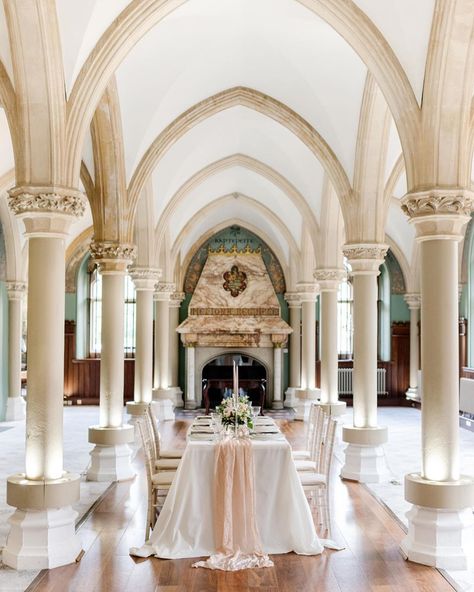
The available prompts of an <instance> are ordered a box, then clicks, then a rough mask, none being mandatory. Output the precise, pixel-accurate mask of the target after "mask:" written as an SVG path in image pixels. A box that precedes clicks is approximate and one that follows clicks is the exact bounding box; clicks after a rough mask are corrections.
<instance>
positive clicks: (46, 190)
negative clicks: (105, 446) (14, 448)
mask: <svg viewBox="0 0 474 592" xmlns="http://www.w3.org/2000/svg"><path fill="white" fill-rule="evenodd" d="M9 206H10V208H11V210H12V211H13V213H14V214H16V215H17V216H18V217H19V218H21V219H23V221H24V224H25V236H26V237H27V238H28V346H27V347H28V398H27V404H26V449H25V456H26V459H25V473H21V474H17V475H12V476H10V477H8V479H7V503H8V505H10V506H14V507H16V508H18V509H17V510H16V511H15V513H14V514H13V516H11V517H10V519H9V523H10V532H9V535H8V538H7V543H6V547H5V548H4V550H3V563H4V564H5V565H8V566H9V567H13V568H15V569H33V568H34V569H46V568H52V567H57V566H60V565H65V564H67V563H71V562H73V561H74V560H75V558H76V557H77V556H78V555H79V553H80V551H81V544H80V541H79V539H78V537H77V536H76V533H75V520H76V517H77V512H76V511H74V510H73V509H72V505H73V504H74V503H75V502H77V501H78V499H79V480H80V476H79V475H76V474H74V473H68V472H67V471H65V470H64V467H63V393H64V368H63V363H62V360H63V359H64V286H65V238H66V237H67V236H68V234H69V228H70V225H71V223H73V222H74V221H75V220H76V217H77V216H81V215H82V214H83V212H84V209H85V199H84V197H83V196H82V194H81V193H80V192H78V191H75V190H73V189H71V190H68V189H64V188H61V189H58V188H52V187H17V188H15V189H13V190H12V191H11V192H10V197H9ZM15 324H16V325H17V326H18V320H16V321H15ZM16 341H17V339H16V337H15V342H16ZM14 346H15V347H17V348H19V343H15V344H14ZM58 360H59V361H60V363H58ZM16 363H17V362H16ZM16 388H17V387H16Z"/></svg>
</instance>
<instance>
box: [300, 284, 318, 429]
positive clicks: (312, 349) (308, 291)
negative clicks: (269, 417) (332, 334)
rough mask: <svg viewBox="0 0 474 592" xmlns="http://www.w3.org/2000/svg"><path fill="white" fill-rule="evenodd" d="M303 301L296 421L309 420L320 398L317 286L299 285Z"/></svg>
mask: <svg viewBox="0 0 474 592" xmlns="http://www.w3.org/2000/svg"><path fill="white" fill-rule="evenodd" d="M298 292H299V297H300V300H301V333H302V339H301V384H300V388H298V389H295V394H296V396H297V404H296V415H295V419H301V420H305V421H306V420H307V419H308V417H309V410H310V407H311V403H312V402H313V401H314V400H315V399H317V398H318V395H319V389H317V388H316V296H317V286H316V285H315V284H298Z"/></svg>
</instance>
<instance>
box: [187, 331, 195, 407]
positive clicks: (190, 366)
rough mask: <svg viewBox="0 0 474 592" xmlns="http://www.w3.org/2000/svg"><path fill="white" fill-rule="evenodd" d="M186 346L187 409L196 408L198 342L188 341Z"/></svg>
mask: <svg viewBox="0 0 474 592" xmlns="http://www.w3.org/2000/svg"><path fill="white" fill-rule="evenodd" d="M184 346H185V348H186V393H185V395H186V400H185V402H184V406H185V408H186V409H196V407H197V401H196V390H195V372H196V343H194V342H190V341H188V342H185V344H184Z"/></svg>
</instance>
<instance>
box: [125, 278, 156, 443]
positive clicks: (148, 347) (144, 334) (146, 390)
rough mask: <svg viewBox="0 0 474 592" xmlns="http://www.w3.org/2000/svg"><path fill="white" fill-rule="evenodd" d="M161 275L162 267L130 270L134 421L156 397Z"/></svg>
mask: <svg viewBox="0 0 474 592" xmlns="http://www.w3.org/2000/svg"><path fill="white" fill-rule="evenodd" d="M159 275H160V274H159V270H157V269H151V268H146V267H134V268H133V269H132V270H131V271H130V276H131V278H132V280H133V282H134V284H135V290H136V294H137V313H136V330H135V339H136V347H135V381H134V391H133V401H131V402H128V403H127V413H129V415H131V416H132V421H131V423H133V424H135V423H136V419H137V418H138V417H140V416H142V415H143V414H144V413H145V412H146V409H147V407H148V405H149V404H150V403H151V399H152V387H153V385H152V380H153V291H154V289H155V284H156V282H157V281H158V279H159ZM136 436H137V434H135V439H136Z"/></svg>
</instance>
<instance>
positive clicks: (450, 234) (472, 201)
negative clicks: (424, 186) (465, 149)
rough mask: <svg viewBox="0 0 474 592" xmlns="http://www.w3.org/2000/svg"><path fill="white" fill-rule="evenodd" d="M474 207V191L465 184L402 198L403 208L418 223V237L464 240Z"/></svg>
mask: <svg viewBox="0 0 474 592" xmlns="http://www.w3.org/2000/svg"><path fill="white" fill-rule="evenodd" d="M473 207H474V194H473V192H472V191H469V190H467V189H462V188H458V189H431V190H429V191H417V192H415V193H408V194H407V195H405V197H404V198H403V199H402V200H401V208H402V211H403V212H404V213H405V214H406V215H407V216H408V217H409V218H410V222H411V223H413V224H415V227H416V238H417V240H418V241H423V240H430V239H436V238H438V239H446V238H452V239H454V240H460V239H461V238H462V235H463V228H464V226H465V225H466V224H467V222H468V221H469V219H470V215H471V211H472V210H473Z"/></svg>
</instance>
